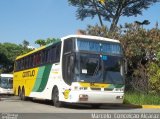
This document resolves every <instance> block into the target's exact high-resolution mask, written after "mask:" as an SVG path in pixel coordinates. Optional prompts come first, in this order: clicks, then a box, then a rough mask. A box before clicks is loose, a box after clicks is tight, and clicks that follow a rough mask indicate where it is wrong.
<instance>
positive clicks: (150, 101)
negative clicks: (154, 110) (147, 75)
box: [124, 92, 160, 105]
mask: <svg viewBox="0 0 160 119" xmlns="http://www.w3.org/2000/svg"><path fill="white" fill-rule="evenodd" d="M124 103H125V104H135V105H160V95H154V94H142V93H139V92H125V96H124Z"/></svg>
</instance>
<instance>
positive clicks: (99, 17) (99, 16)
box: [93, 0, 103, 26]
mask: <svg viewBox="0 0 160 119" xmlns="http://www.w3.org/2000/svg"><path fill="white" fill-rule="evenodd" d="M93 4H94V7H95V9H96V12H97V15H98V19H99V22H100V24H101V26H103V22H102V18H101V15H100V14H99V11H98V8H97V5H96V3H95V0H93Z"/></svg>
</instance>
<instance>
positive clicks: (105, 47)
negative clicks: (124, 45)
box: [77, 39, 122, 55]
mask: <svg viewBox="0 0 160 119" xmlns="http://www.w3.org/2000/svg"><path fill="white" fill-rule="evenodd" d="M77 50H78V51H90V52H98V53H100V52H101V53H107V54H112V55H122V49H121V46H120V43H114V42H108V41H97V40H88V39H77Z"/></svg>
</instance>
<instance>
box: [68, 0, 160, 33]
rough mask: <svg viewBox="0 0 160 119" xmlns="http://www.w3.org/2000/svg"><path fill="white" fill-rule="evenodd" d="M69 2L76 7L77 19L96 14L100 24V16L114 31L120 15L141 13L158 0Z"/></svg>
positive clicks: (84, 0) (88, 0) (89, 0)
mask: <svg viewBox="0 0 160 119" xmlns="http://www.w3.org/2000/svg"><path fill="white" fill-rule="evenodd" d="M68 2H69V4H70V5H72V6H75V7H77V11H76V17H77V19H80V20H84V19H85V18H86V17H91V18H94V17H95V16H96V15H98V18H99V21H100V24H101V26H103V23H102V18H103V19H104V20H106V21H109V22H111V25H110V31H114V30H115V27H116V26H117V23H118V21H119V19H120V17H121V16H127V17H129V16H137V15H142V11H143V10H144V9H147V8H149V6H150V5H152V4H153V3H156V2H160V1H159V0H68Z"/></svg>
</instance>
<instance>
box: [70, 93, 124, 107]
mask: <svg viewBox="0 0 160 119" xmlns="http://www.w3.org/2000/svg"><path fill="white" fill-rule="evenodd" d="M82 95H84V98H80V97H81V96H82ZM123 95H124V92H107V91H71V92H70V93H69V98H68V101H67V102H71V103H118V104H120V103H123Z"/></svg>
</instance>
